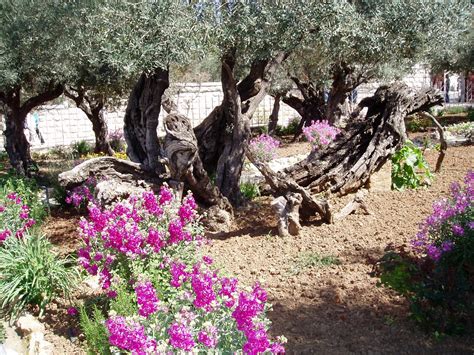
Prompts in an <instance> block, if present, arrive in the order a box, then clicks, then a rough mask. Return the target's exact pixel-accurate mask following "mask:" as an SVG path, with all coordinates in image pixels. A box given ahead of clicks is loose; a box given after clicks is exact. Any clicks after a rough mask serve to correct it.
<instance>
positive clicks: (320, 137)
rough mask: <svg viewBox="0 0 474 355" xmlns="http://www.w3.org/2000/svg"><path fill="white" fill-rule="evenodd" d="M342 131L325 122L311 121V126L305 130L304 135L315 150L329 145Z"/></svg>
mask: <svg viewBox="0 0 474 355" xmlns="http://www.w3.org/2000/svg"><path fill="white" fill-rule="evenodd" d="M340 132H341V131H340V130H339V129H338V128H336V127H333V126H331V125H330V124H329V122H328V121H327V120H325V121H311V125H310V126H308V127H304V128H303V133H304V135H305V137H306V139H307V140H308V142H310V143H311V145H312V146H313V149H317V148H322V147H323V146H325V145H329V144H330V143H331V142H332V141H333V140H334V139H335V138H336V136H337V135H338V134H339V133H340Z"/></svg>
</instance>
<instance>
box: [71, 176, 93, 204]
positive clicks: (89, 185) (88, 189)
mask: <svg viewBox="0 0 474 355" xmlns="http://www.w3.org/2000/svg"><path fill="white" fill-rule="evenodd" d="M95 185H97V180H96V179H95V178H94V177H89V178H87V180H86V181H85V182H84V183H83V184H82V185H79V186H77V187H75V188H73V189H72V190H71V191H68V192H67V196H66V199H65V201H66V203H67V204H72V205H73V206H74V207H76V208H77V209H80V208H85V207H86V206H87V204H88V203H89V202H92V203H96V201H95V197H94V188H95Z"/></svg>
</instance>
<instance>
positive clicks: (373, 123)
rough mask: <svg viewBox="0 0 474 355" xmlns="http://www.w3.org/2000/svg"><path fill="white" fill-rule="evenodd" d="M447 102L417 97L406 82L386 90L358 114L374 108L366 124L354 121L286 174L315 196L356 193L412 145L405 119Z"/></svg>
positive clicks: (425, 94)
mask: <svg viewBox="0 0 474 355" xmlns="http://www.w3.org/2000/svg"><path fill="white" fill-rule="evenodd" d="M442 101H443V99H442V97H441V95H439V94H437V93H436V92H435V91H434V90H431V89H428V90H423V91H421V92H418V93H415V92H413V90H411V89H409V88H408V87H407V86H406V85H404V84H401V83H396V84H394V85H392V86H382V87H380V88H379V89H377V91H376V92H375V94H374V96H373V97H370V98H366V99H364V100H362V101H361V102H360V104H359V106H358V108H357V109H356V111H355V112H354V113H353V114H354V117H355V116H357V115H358V114H359V113H360V111H361V109H362V108H363V107H368V111H367V115H366V117H365V119H364V120H363V121H361V120H355V121H353V122H350V124H349V125H348V126H347V127H346V129H345V130H344V132H343V133H342V134H341V136H340V137H338V138H336V140H335V141H334V142H333V143H332V144H330V145H329V146H328V147H326V148H325V149H323V150H320V151H313V152H312V153H311V154H310V155H309V156H308V158H306V159H305V160H303V161H301V162H299V163H297V164H295V165H293V166H291V167H289V168H288V169H286V170H285V174H286V176H287V177H288V178H290V179H293V180H294V181H295V182H296V183H297V184H298V185H300V186H302V187H304V188H306V189H308V190H309V191H311V193H313V194H314V193H319V192H322V191H330V192H332V193H335V194H340V195H343V194H347V193H350V192H352V191H356V190H357V189H358V188H360V187H362V186H364V185H365V184H366V183H367V181H368V179H369V177H370V175H371V174H372V173H373V172H375V171H377V170H378V169H380V168H381V167H382V165H383V164H384V163H385V162H386V161H387V159H389V158H390V156H391V155H392V154H393V152H394V151H395V150H396V149H398V148H399V147H400V146H401V145H402V144H403V143H404V141H405V140H406V133H405V123H404V119H405V117H406V116H407V115H408V114H412V113H414V112H418V111H425V110H427V109H428V108H429V107H431V106H435V105H438V104H440V103H442Z"/></svg>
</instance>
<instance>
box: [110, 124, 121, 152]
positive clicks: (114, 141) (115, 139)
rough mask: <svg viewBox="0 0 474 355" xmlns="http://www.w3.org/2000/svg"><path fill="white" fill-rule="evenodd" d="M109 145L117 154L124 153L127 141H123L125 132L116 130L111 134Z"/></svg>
mask: <svg viewBox="0 0 474 355" xmlns="http://www.w3.org/2000/svg"><path fill="white" fill-rule="evenodd" d="M109 143H110V146H111V147H112V149H113V150H114V151H116V152H123V151H124V150H125V140H124V139H123V130H121V129H116V130H114V131H111V132H109Z"/></svg>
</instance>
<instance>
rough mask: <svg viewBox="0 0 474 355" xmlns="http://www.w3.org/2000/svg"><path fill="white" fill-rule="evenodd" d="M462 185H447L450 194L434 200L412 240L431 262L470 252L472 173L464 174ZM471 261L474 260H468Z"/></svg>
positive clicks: (472, 238)
mask: <svg viewBox="0 0 474 355" xmlns="http://www.w3.org/2000/svg"><path fill="white" fill-rule="evenodd" d="M464 182H465V187H464V188H461V185H460V184H459V183H457V182H454V183H453V184H451V197H450V198H449V199H443V200H440V201H437V202H436V203H435V204H434V205H433V214H431V215H430V216H429V217H428V218H427V219H426V220H425V221H424V222H423V223H422V224H421V228H420V231H419V232H418V234H417V235H416V237H415V239H413V241H412V245H413V247H414V249H415V250H416V251H417V252H418V253H421V254H422V255H427V256H428V257H430V258H431V259H433V260H434V261H440V259H441V258H442V256H443V255H445V254H447V253H451V254H452V253H456V254H457V253H459V254H460V255H459V256H460V257H462V258H466V257H468V256H470V255H472V256H474V254H471V253H473V252H474V172H473V171H470V172H468V174H467V175H466V177H465V179H464ZM471 260H474V259H471Z"/></svg>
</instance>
